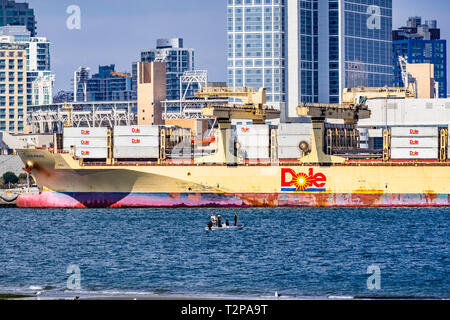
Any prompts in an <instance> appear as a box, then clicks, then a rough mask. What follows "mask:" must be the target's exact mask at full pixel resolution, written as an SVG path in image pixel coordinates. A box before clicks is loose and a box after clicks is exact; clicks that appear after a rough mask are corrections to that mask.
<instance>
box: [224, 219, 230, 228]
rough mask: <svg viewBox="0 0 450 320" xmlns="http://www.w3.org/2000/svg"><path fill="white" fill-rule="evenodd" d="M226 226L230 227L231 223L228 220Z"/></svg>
mask: <svg viewBox="0 0 450 320" xmlns="http://www.w3.org/2000/svg"><path fill="white" fill-rule="evenodd" d="M225 225H226V226H227V227H229V226H230V221H228V219H227V220H226V221H225Z"/></svg>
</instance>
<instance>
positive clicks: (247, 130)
mask: <svg viewBox="0 0 450 320" xmlns="http://www.w3.org/2000/svg"><path fill="white" fill-rule="evenodd" d="M236 134H237V136H254V135H266V136H268V135H269V126H268V125H265V124H252V125H248V126H240V125H239V126H236Z"/></svg>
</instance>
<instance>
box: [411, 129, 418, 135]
mask: <svg viewBox="0 0 450 320" xmlns="http://www.w3.org/2000/svg"><path fill="white" fill-rule="evenodd" d="M409 133H410V134H419V130H417V129H409Z"/></svg>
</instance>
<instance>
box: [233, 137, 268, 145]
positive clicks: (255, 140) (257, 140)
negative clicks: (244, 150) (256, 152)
mask: <svg viewBox="0 0 450 320" xmlns="http://www.w3.org/2000/svg"><path fill="white" fill-rule="evenodd" d="M237 142H238V143H239V144H240V145H241V147H268V146H269V142H270V137H269V136H266V135H263V136H260V135H252V136H238V137H237Z"/></svg>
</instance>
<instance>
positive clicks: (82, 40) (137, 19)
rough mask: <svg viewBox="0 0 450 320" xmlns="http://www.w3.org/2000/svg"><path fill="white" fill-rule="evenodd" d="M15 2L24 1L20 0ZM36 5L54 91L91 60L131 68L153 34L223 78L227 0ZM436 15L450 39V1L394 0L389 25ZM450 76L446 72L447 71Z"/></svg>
mask: <svg viewBox="0 0 450 320" xmlns="http://www.w3.org/2000/svg"><path fill="white" fill-rule="evenodd" d="M17 2H25V1H23V0H18V1H17ZM26 2H28V3H29V4H30V7H32V8H34V10H35V14H36V19H37V32H38V36H45V37H47V38H48V39H49V40H50V41H51V43H52V46H51V54H52V56H51V63H52V71H53V73H55V74H56V83H55V91H59V90H71V79H72V78H73V72H74V71H75V70H76V69H77V68H78V67H79V66H89V67H91V71H92V72H96V70H97V68H98V65H109V64H115V65H116V70H117V71H122V72H124V71H128V72H131V64H132V62H134V61H138V60H139V57H140V52H141V51H142V50H144V49H153V48H154V47H155V46H156V39H159V38H176V37H181V38H184V46H185V47H186V48H194V49H195V69H197V70H208V72H209V80H210V81H226V75H227V74H226V58H227V57H226V53H227V43H226V41H227V31H226V27H227V20H226V2H227V1H226V0H28V1H26ZM71 5H77V6H79V7H80V9H81V25H80V29H79V30H76V29H75V30H71V29H68V28H67V26H66V21H67V19H68V18H69V16H70V14H68V13H67V12H66V11H67V8H68V7H69V6H71ZM416 15H418V16H422V19H423V20H434V19H436V20H438V27H440V28H441V37H442V38H443V39H450V37H449V36H450V1H448V0H429V1H424V0H393V27H394V28H398V27H401V26H404V25H405V24H406V20H407V19H408V17H410V16H416ZM449 79H450V73H449Z"/></svg>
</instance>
